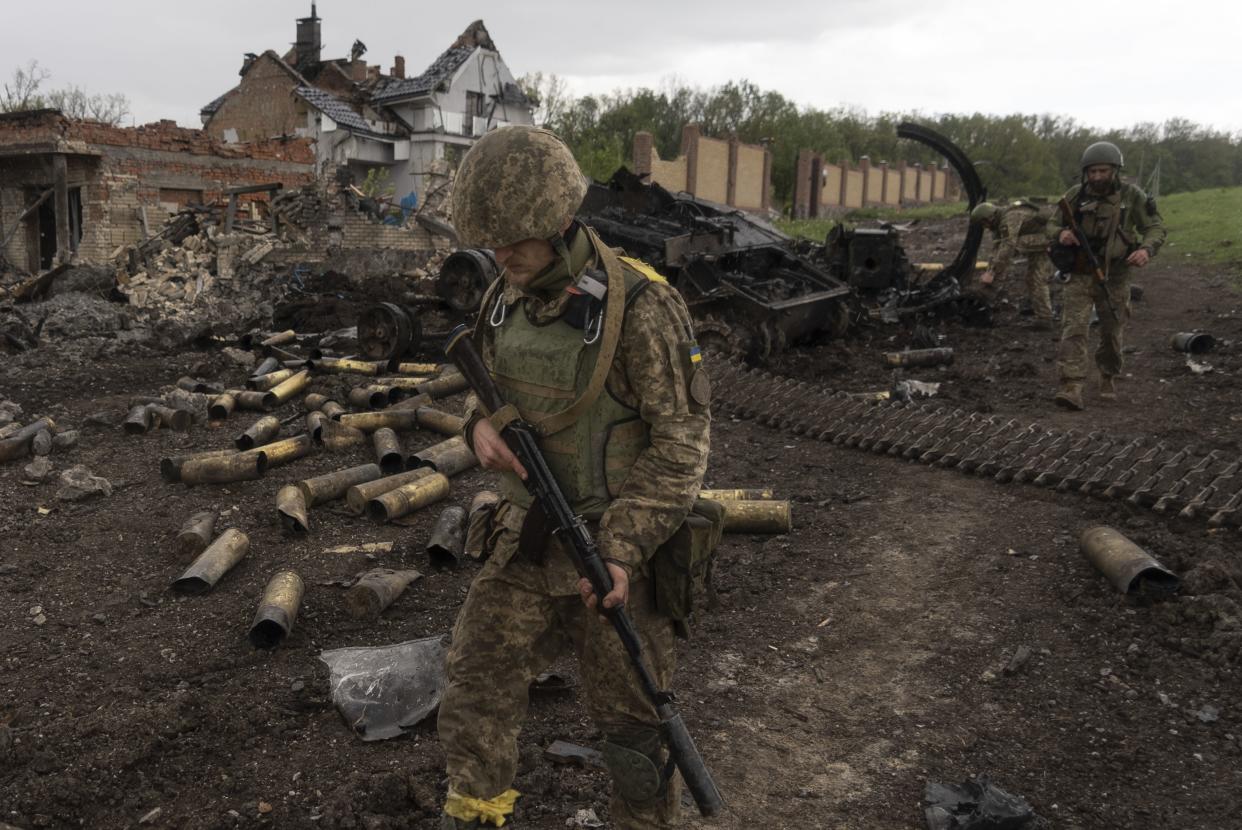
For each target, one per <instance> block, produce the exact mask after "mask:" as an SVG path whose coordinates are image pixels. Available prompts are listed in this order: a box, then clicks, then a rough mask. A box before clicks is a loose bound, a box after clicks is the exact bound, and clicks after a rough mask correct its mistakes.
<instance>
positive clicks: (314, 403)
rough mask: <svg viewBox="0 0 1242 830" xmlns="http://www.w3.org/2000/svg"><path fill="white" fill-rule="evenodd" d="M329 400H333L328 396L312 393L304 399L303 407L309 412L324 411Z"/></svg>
mask: <svg viewBox="0 0 1242 830" xmlns="http://www.w3.org/2000/svg"><path fill="white" fill-rule="evenodd" d="M329 400H331V398H329V397H328V396H327V395H321V394H319V393H318V392H311V393H310V394H309V395H307V396H306V397H305V398H303V399H302V406H304V407H306V411H307V412H317V411H318V410H320V409H322V408H323V405H324V404H326V403H327V402H328V401H329Z"/></svg>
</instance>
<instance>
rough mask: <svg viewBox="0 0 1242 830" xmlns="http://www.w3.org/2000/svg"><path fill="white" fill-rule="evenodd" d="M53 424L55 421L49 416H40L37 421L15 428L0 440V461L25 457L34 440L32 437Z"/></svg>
mask: <svg viewBox="0 0 1242 830" xmlns="http://www.w3.org/2000/svg"><path fill="white" fill-rule="evenodd" d="M54 426H56V422H55V421H53V420H52V419H51V418H40V419H39V420H37V421H33V422H31V423H29V424H26V426H24V427H22V428H21V429H19V430H17V432H14V433H13V434H12V435H10V436H9V437H8V438H5V439H4V440H2V441H0V461H12V460H13V459H15V458H25V457H26V456H27V455H29V454H30V444H31V442H33V441H34V437H35V436H36V435H38V434H39V433H40V432H44V431H46V430H51V429H52V427H54Z"/></svg>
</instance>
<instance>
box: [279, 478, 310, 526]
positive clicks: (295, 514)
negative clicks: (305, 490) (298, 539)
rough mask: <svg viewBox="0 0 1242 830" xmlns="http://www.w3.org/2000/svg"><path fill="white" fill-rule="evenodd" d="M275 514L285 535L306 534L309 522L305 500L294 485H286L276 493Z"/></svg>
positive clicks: (300, 491)
mask: <svg viewBox="0 0 1242 830" xmlns="http://www.w3.org/2000/svg"><path fill="white" fill-rule="evenodd" d="M276 513H277V514H278V515H279V516H280V523H281V525H282V526H283V527H284V529H285V532H286V533H290V534H296V533H308V532H309V531H310V522H309V521H307V518H306V498H305V496H303V494H302V490H301V488H300V487H298V486H297V485H296V484H286V485H285V486H284V487H281V488H280V489H279V490H277V491H276Z"/></svg>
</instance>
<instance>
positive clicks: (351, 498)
mask: <svg viewBox="0 0 1242 830" xmlns="http://www.w3.org/2000/svg"><path fill="white" fill-rule="evenodd" d="M433 475H435V471H434V470H432V469H431V468H429V467H420V468H419V469H417V470H409V471H408V472H404V473H397V474H396V475H395V476H385V477H384V478H377V479H374V480H372V481H366V482H362V483H360V484H355V485H353V486H351V487H349V488H348V489H346V491H345V504H346V505H348V506H349V509H350V511H351V512H353V513H355V514H357V515H359V516H361V515H362V514H363V513H365V512H366V509H367V502H369V501H371V499H374V498H377V497H378V496H381V495H383V494H384V493H387V492H388V491H389V490H395V489H396V488H398V487H400V486H402V485H404V484H409V483H410V482H413V481H418V480H420V479H424V478H429V477H430V476H433Z"/></svg>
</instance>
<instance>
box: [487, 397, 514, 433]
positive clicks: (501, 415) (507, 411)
mask: <svg viewBox="0 0 1242 830" xmlns="http://www.w3.org/2000/svg"><path fill="white" fill-rule="evenodd" d="M521 418H522V414H521V413H520V412H518V410H517V407H516V406H514V405H513V404H511V403H507V404H505V405H504V406H502V407H500V409H497V410H496V411H495V412H493V413H492V414H491V415H490V416H488V419H487V420H489V421H491V422H492V426H494V427H495V428H496V431H497V432H500V431H501V430H503V429H504V428H505V427H507V426H509V424H511V423H513V422H514V421H518V420H521Z"/></svg>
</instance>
